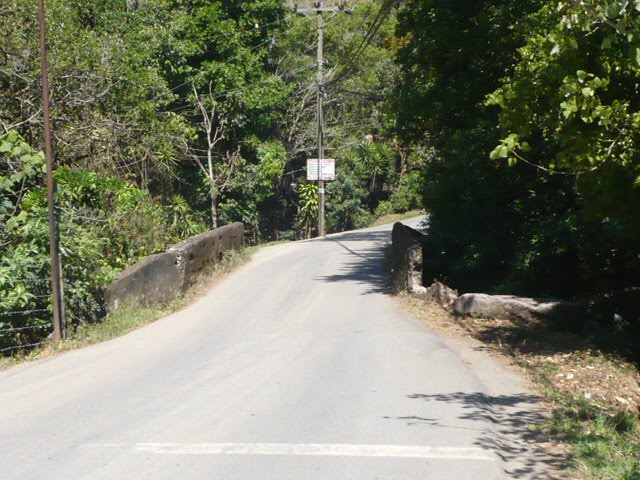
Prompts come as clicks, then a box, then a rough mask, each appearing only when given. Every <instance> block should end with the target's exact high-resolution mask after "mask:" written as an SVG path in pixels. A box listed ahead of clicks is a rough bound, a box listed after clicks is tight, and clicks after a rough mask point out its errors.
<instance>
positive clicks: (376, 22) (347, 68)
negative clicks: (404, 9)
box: [327, 0, 397, 84]
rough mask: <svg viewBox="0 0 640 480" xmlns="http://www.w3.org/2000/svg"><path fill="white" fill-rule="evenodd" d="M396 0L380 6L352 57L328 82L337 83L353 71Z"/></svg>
mask: <svg viewBox="0 0 640 480" xmlns="http://www.w3.org/2000/svg"><path fill="white" fill-rule="evenodd" d="M396 2H397V0H385V2H384V3H383V4H382V5H381V6H380V10H379V11H378V14H377V15H376V17H375V18H374V19H373V21H372V22H371V25H369V28H368V30H367V33H366V34H365V36H364V38H363V39H362V42H360V45H359V46H358V47H357V48H356V49H355V50H354V52H353V54H352V55H351V57H349V59H348V60H347V61H346V62H345V63H344V64H343V66H342V69H341V70H340V71H339V72H338V73H337V74H336V75H335V76H334V77H333V78H332V79H331V80H329V81H328V82H327V84H330V83H336V82H338V81H340V80H342V79H343V78H344V77H345V76H347V75H348V74H349V73H350V72H351V70H352V68H353V66H354V65H355V62H356V60H358V58H359V57H360V56H361V55H362V54H363V53H364V51H365V50H366V49H367V47H368V46H369V44H370V43H371V40H373V38H374V37H375V35H376V34H377V33H378V31H379V30H380V27H381V26H382V24H383V23H384V22H385V20H386V19H387V17H388V16H389V14H390V13H391V10H392V9H393V6H394V4H395V3H396Z"/></svg>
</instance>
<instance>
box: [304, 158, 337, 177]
mask: <svg viewBox="0 0 640 480" xmlns="http://www.w3.org/2000/svg"><path fill="white" fill-rule="evenodd" d="M318 174H320V178H318ZM335 179H336V160H335V159H334V158H323V159H322V160H321V161H320V165H318V159H317V158H307V180H326V181H329V180H335Z"/></svg>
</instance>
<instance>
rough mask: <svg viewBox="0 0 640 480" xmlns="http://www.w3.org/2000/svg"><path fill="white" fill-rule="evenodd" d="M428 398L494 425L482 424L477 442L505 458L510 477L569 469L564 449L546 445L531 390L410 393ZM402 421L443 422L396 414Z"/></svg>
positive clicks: (549, 475)
mask: <svg viewBox="0 0 640 480" xmlns="http://www.w3.org/2000/svg"><path fill="white" fill-rule="evenodd" d="M409 398H412V399H416V400H422V401H425V402H447V403H457V404H460V405H461V406H462V409H463V410H464V411H465V413H464V414H462V415H460V417H459V418H460V419H461V420H471V421H478V422H482V425H483V426H484V425H491V426H492V428H486V427H485V428H478V429H477V430H479V431H481V432H482V433H481V435H480V436H479V437H478V438H477V440H476V441H475V442H474V443H475V444H476V445H477V446H478V447H480V448H483V449H488V450H492V451H494V452H495V453H496V455H498V457H499V458H500V459H501V460H502V461H503V462H504V467H505V473H506V474H507V475H508V477H509V478H518V479H530V480H533V479H536V480H552V479H557V478H558V473H559V472H561V471H563V470H565V469H566V460H565V458H564V457H563V455H562V454H561V453H560V452H551V451H549V450H548V449H545V448H544V447H543V446H542V445H544V442H545V438H544V435H543V434H542V433H541V432H539V431H537V430H536V429H535V428H532V427H535V426H537V425H541V424H542V423H543V422H544V415H543V413H542V411H541V410H540V406H539V402H540V399H539V398H538V397H536V396H535V395H531V394H520V395H497V396H491V395H487V394H485V393H482V392H472V393H465V392H455V393H450V394H434V395H428V394H420V393H416V394H413V395H409ZM396 419H397V420H402V421H407V420H411V421H416V420H418V419H419V420H420V421H423V420H428V421H423V422H422V423H418V424H422V425H425V426H441V427H446V425H440V424H439V423H438V422H437V421H434V420H433V419H420V417H415V416H407V417H396Z"/></svg>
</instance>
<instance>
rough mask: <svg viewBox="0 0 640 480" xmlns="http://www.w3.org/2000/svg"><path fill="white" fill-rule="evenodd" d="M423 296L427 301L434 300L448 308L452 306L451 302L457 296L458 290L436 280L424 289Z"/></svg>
mask: <svg viewBox="0 0 640 480" xmlns="http://www.w3.org/2000/svg"><path fill="white" fill-rule="evenodd" d="M424 298H425V300H427V301H430V302H436V303H438V304H439V305H441V306H442V307H444V308H446V309H447V310H449V309H451V308H452V307H453V303H454V302H455V301H456V299H457V298H458V292H457V291H456V290H454V289H453V288H451V287H448V286H446V285H445V284H444V283H442V282H439V281H437V280H436V281H434V282H433V284H432V285H431V286H430V287H429V288H427V289H426V292H425V294H424Z"/></svg>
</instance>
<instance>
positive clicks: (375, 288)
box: [317, 231, 391, 295]
mask: <svg viewBox="0 0 640 480" xmlns="http://www.w3.org/2000/svg"><path fill="white" fill-rule="evenodd" d="M318 241H322V242H331V243H333V244H335V245H337V246H338V247H340V248H342V249H343V250H344V251H345V252H347V253H348V254H349V255H350V259H349V261H347V262H346V263H345V264H344V267H343V268H341V269H340V270H339V271H338V272H337V273H335V274H332V275H326V276H322V277H317V280H320V281H323V282H354V283H359V284H364V285H366V286H367V288H366V289H365V290H364V291H363V292H362V293H361V295H371V294H379V293H385V294H388V293H391V289H390V288H389V281H388V278H387V275H386V273H385V269H384V262H385V252H386V246H387V244H388V243H389V241H391V232H389V231H373V232H362V231H360V232H351V233H344V234H342V235H338V236H331V237H326V238H323V239H321V240H318ZM352 242H363V243H362V244H359V243H355V244H353V243H352ZM365 242H366V244H365Z"/></svg>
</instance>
